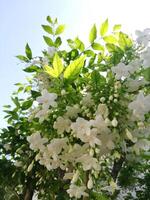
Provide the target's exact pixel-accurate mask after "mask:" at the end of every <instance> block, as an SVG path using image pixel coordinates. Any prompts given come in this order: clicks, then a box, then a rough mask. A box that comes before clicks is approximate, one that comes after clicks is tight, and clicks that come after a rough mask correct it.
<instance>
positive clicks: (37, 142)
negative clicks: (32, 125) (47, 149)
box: [27, 132, 48, 151]
mask: <svg viewBox="0 0 150 200" xmlns="http://www.w3.org/2000/svg"><path fill="white" fill-rule="evenodd" d="M27 141H28V142H29V143H30V149H32V150H34V151H37V150H39V149H40V150H44V144H45V143H46V142H47V141H48V139H47V138H42V137H41V135H40V133H39V132H37V133H34V134H32V135H30V136H27Z"/></svg>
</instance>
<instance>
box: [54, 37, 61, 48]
mask: <svg viewBox="0 0 150 200" xmlns="http://www.w3.org/2000/svg"><path fill="white" fill-rule="evenodd" d="M61 44H62V41H61V38H60V37H57V38H56V40H55V47H59V46H60V45H61Z"/></svg>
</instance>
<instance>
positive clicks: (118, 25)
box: [113, 24, 121, 31]
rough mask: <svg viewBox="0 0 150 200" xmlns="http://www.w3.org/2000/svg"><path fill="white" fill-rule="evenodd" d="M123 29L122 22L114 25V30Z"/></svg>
mask: <svg viewBox="0 0 150 200" xmlns="http://www.w3.org/2000/svg"><path fill="white" fill-rule="evenodd" d="M120 29H121V24H116V25H114V27H113V31H118V30H120Z"/></svg>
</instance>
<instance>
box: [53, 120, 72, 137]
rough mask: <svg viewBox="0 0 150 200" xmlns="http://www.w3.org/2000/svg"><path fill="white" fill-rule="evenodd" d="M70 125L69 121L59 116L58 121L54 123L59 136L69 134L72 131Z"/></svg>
mask: <svg viewBox="0 0 150 200" xmlns="http://www.w3.org/2000/svg"><path fill="white" fill-rule="evenodd" d="M70 125H71V121H70V120H69V119H66V118H63V117H61V116H59V117H58V118H57V120H56V121H55V122H54V125H53V127H54V129H57V132H58V133H59V134H62V133H64V131H66V132H69V131H70Z"/></svg>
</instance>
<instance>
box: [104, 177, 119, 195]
mask: <svg viewBox="0 0 150 200" xmlns="http://www.w3.org/2000/svg"><path fill="white" fill-rule="evenodd" d="M101 189H102V190H106V191H108V192H110V193H112V194H113V193H114V192H115V190H119V189H120V187H119V186H118V185H117V183H116V182H114V181H113V180H112V181H110V185H109V186H105V187H103V188H101Z"/></svg>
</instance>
